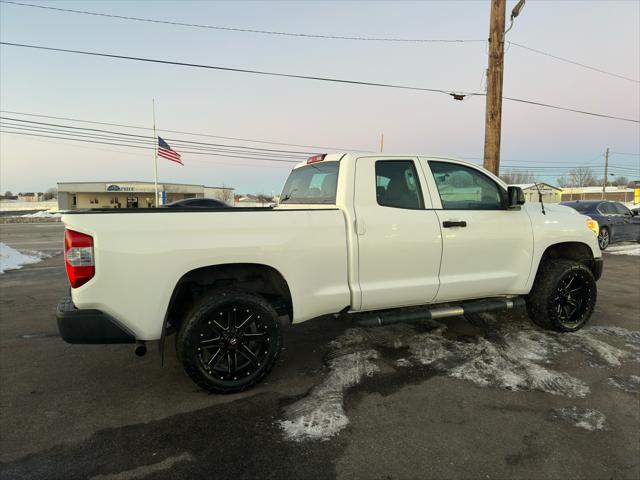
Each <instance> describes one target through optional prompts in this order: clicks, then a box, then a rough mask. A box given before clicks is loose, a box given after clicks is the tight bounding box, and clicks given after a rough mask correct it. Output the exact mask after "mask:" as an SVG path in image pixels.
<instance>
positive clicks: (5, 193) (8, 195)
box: [4, 190, 13, 197]
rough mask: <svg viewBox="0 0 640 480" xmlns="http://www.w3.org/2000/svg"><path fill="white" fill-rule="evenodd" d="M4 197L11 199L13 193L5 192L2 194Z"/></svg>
mask: <svg viewBox="0 0 640 480" xmlns="http://www.w3.org/2000/svg"><path fill="white" fill-rule="evenodd" d="M4 196H5V197H13V192H12V191H11V190H7V191H6V192H4Z"/></svg>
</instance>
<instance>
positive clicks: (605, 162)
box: [602, 147, 609, 200]
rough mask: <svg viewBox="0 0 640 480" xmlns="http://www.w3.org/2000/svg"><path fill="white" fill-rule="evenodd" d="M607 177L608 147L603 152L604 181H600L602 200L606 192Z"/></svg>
mask: <svg viewBox="0 0 640 480" xmlns="http://www.w3.org/2000/svg"><path fill="white" fill-rule="evenodd" d="M608 175H609V147H607V149H606V150H605V152H604V180H603V181H602V199H603V200H604V194H605V193H606V191H607V176H608Z"/></svg>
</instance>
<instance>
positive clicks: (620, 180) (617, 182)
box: [611, 175, 629, 187]
mask: <svg viewBox="0 0 640 480" xmlns="http://www.w3.org/2000/svg"><path fill="white" fill-rule="evenodd" d="M611 183H612V184H613V185H618V186H621V187H624V186H626V185H627V184H628V183H629V179H628V178H627V177H624V176H622V175H620V176H619V177H616V178H615V179H614V180H613V182H611Z"/></svg>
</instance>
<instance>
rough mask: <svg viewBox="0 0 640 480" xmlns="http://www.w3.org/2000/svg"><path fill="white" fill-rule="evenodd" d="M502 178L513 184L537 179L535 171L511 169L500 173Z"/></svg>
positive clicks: (532, 181) (531, 181)
mask: <svg viewBox="0 0 640 480" xmlns="http://www.w3.org/2000/svg"><path fill="white" fill-rule="evenodd" d="M500 178H501V179H502V180H504V182H505V183H508V184H512V185H513V184H519V183H534V182H535V181H536V176H535V175H534V173H533V172H529V171H527V170H514V169H510V170H507V171H506V172H505V173H503V174H502V175H500Z"/></svg>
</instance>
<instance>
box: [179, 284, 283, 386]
mask: <svg viewBox="0 0 640 480" xmlns="http://www.w3.org/2000/svg"><path fill="white" fill-rule="evenodd" d="M281 348H282V332H281V329H280V321H279V318H278V314H277V313H276V311H275V310H274V308H273V306H271V304H270V303H269V302H267V301H266V300H265V299H264V298H263V297H261V296H260V295H257V294H254V293H252V292H247V291H243V290H235V289H228V290H216V291H213V292H211V293H210V294H208V295H206V296H205V297H203V298H202V299H200V300H199V301H198V302H197V303H196V304H195V305H194V306H193V308H192V309H191V311H190V312H189V314H188V315H187V317H186V318H185V320H184V323H183V324H182V327H181V328H180V332H179V334H178V338H177V350H178V357H179V358H180V360H181V361H182V365H183V367H184V369H185V371H186V372H187V374H188V375H189V377H191V379H192V380H193V381H194V382H195V383H197V384H198V385H199V386H200V387H202V388H204V389H206V390H209V391H211V392H217V393H234V392H240V391H242V390H246V389H247V388H250V387H252V386H254V385H255V384H257V383H258V382H260V381H261V380H262V379H263V378H264V377H265V376H266V375H267V374H268V373H269V372H270V371H271V369H272V368H273V366H274V364H275V363H276V360H277V359H278V356H279V355H280V350H281Z"/></svg>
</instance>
